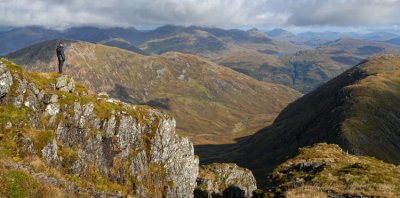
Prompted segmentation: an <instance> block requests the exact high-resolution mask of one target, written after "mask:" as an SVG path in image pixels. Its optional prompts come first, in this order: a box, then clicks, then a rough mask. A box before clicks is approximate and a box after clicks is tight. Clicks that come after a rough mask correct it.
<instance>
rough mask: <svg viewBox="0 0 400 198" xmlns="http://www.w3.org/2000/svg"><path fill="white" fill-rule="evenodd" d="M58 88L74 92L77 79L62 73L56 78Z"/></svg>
mask: <svg viewBox="0 0 400 198" xmlns="http://www.w3.org/2000/svg"><path fill="white" fill-rule="evenodd" d="M56 89H58V90H61V91H66V92H71V93H72V92H73V91H74V90H75V80H74V79H73V78H72V77H70V76H68V75H62V76H60V77H58V78H57V79H56Z"/></svg>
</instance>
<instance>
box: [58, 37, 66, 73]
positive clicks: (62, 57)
mask: <svg viewBox="0 0 400 198" xmlns="http://www.w3.org/2000/svg"><path fill="white" fill-rule="evenodd" d="M56 52H57V58H58V73H60V74H62V72H63V66H64V62H65V54H64V44H63V42H60V43H58V45H57V50H56Z"/></svg>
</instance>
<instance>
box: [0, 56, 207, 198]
mask: <svg viewBox="0 0 400 198" xmlns="http://www.w3.org/2000/svg"><path fill="white" fill-rule="evenodd" d="M0 97H1V98H0V104H1V105H0V127H1V134H0V177H1V179H0V183H1V186H2V187H1V189H0V196H1V197H31V196H36V197H37V196H39V197H126V196H128V197H132V196H133V197H185V198H186V197H193V191H194V189H195V187H196V178H197V175H198V168H199V166H198V158H197V157H195V156H194V151H193V145H192V143H191V142H190V141H189V140H188V139H187V138H183V137H179V136H177V135H176V133H175V125H176V123H175V120H174V119H173V118H172V117H169V116H167V115H165V114H162V113H160V112H158V111H156V110H153V109H151V108H149V107H147V106H139V105H131V104H127V103H123V102H120V101H118V100H113V99H111V98H105V97H96V96H94V95H90V94H88V93H87V90H86V89H85V88H84V87H83V86H82V85H80V84H76V83H75V81H74V80H73V79H72V78H71V77H69V76H67V75H62V76H60V75H59V74H56V73H34V72H26V71H23V70H22V69H21V68H20V67H19V66H16V65H14V64H13V63H11V62H9V61H7V60H5V59H2V60H1V62H0Z"/></svg>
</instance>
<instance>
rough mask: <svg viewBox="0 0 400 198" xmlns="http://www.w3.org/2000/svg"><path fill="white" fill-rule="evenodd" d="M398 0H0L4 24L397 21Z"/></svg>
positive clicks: (349, 23) (224, 24) (348, 23)
mask: <svg viewBox="0 0 400 198" xmlns="http://www.w3.org/2000/svg"><path fill="white" fill-rule="evenodd" d="M399 10H400V0H251V1H249V0H152V1H149V0H114V1H112V0H90V1H89V0H1V1H0V26H25V25H43V26H47V27H53V28H64V27H70V26H78V25H97V26H135V27H141V26H158V25H164V24H177V25H205V26H219V27H251V26H256V27H269V26H341V27H352V26H394V25H400V22H399V20H398V19H399V18H400V12H399Z"/></svg>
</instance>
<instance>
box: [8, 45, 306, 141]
mask: <svg viewBox="0 0 400 198" xmlns="http://www.w3.org/2000/svg"><path fill="white" fill-rule="evenodd" d="M54 45H55V42H47V43H44V44H39V45H36V46H33V47H31V48H29V49H23V50H21V51H19V52H17V53H15V54H11V55H10V56H9V57H10V59H12V60H14V61H15V62H17V63H19V64H22V65H27V66H28V67H29V68H30V69H32V70H41V71H54V69H55V65H56V60H55V57H54V56H53V54H54V52H53V50H54V49H53V48H54V47H53V46H54ZM66 55H67V66H66V69H65V70H66V72H67V73H69V74H71V75H73V76H74V77H75V78H76V79H77V80H78V81H79V82H83V83H84V84H85V85H87V86H88V87H89V88H90V89H92V90H96V91H97V92H99V91H108V92H109V93H111V95H113V96H116V97H119V98H121V99H123V100H126V101H130V102H133V103H142V104H149V105H151V106H153V107H155V108H158V109H161V110H164V111H166V112H168V113H169V114H171V115H172V116H174V117H175V118H176V119H177V125H178V126H177V127H178V130H180V131H181V132H183V133H184V134H185V135H188V136H189V137H190V138H191V139H192V140H193V141H194V142H195V143H197V144H199V143H227V142H231V141H232V140H233V139H234V138H236V137H240V136H244V135H248V134H250V133H253V132H254V131H256V130H258V129H260V128H262V127H265V126H267V125H268V124H269V123H271V122H272V121H273V119H274V118H275V115H277V114H278V113H279V112H280V111H281V109H282V108H284V107H285V106H286V105H287V104H288V103H289V102H291V101H293V100H294V99H296V98H297V97H299V96H300V94H299V93H298V92H296V91H294V90H292V89H290V88H287V87H284V86H280V85H275V84H271V83H265V82H259V81H256V80H254V79H252V78H250V77H248V76H246V75H242V74H240V73H237V72H235V71H233V70H231V69H228V68H225V67H221V66H219V65H216V64H214V63H212V62H210V61H207V60H206V59H202V58H199V57H196V56H192V55H187V54H181V53H166V54H164V55H162V56H142V55H139V54H135V53H132V52H129V51H126V50H121V49H118V48H112V47H107V46H103V45H94V44H89V43H84V42H71V43H70V44H69V45H68V47H67V50H66Z"/></svg>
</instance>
